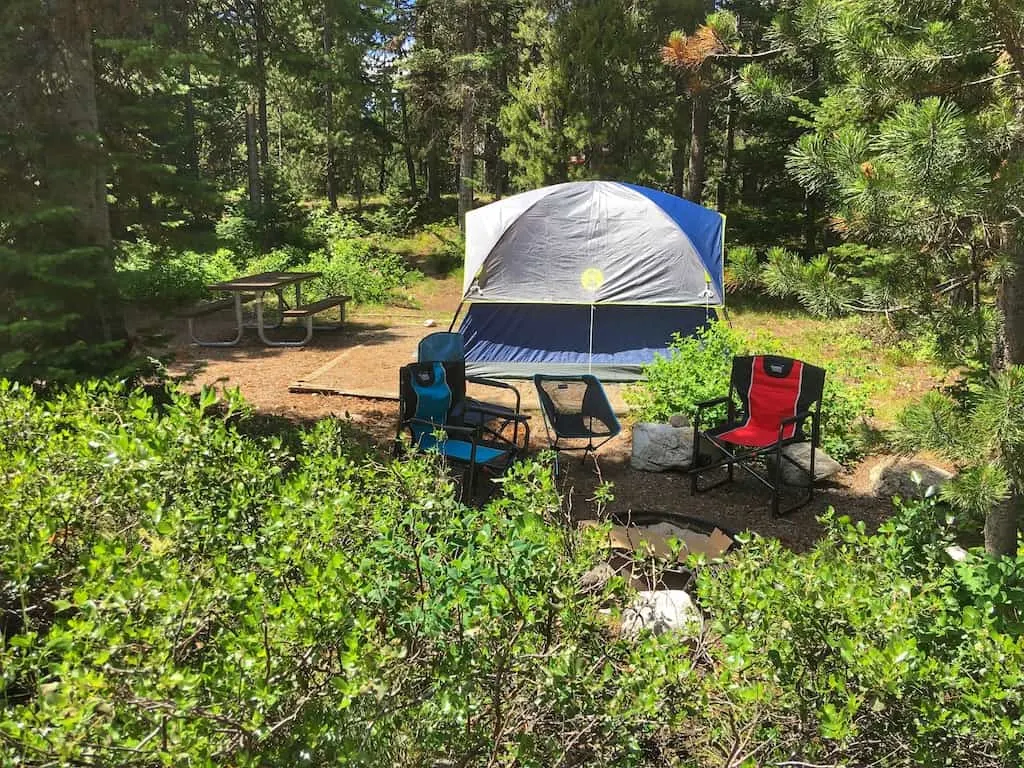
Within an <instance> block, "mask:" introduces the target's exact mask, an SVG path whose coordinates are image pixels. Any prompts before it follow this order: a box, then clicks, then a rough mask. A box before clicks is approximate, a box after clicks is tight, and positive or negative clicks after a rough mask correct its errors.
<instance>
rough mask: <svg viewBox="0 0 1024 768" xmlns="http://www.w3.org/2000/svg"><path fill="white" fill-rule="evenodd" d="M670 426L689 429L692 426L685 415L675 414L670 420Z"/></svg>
mask: <svg viewBox="0 0 1024 768" xmlns="http://www.w3.org/2000/svg"><path fill="white" fill-rule="evenodd" d="M668 423H669V425H670V426H673V427H688V426H690V420H689V419H688V418H686V414H685V413H673V414H672V415H671V416H670V417H669V420H668Z"/></svg>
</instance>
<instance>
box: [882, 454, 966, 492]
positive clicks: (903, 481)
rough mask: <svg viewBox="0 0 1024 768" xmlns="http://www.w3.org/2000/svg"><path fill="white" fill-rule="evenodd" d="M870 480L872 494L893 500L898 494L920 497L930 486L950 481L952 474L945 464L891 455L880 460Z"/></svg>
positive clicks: (937, 485)
mask: <svg viewBox="0 0 1024 768" xmlns="http://www.w3.org/2000/svg"><path fill="white" fill-rule="evenodd" d="M868 477H869V479H870V481H871V493H872V494H873V495H875V496H881V497H882V498H883V499H890V498H892V497H893V496H899V497H900V498H901V499H914V498H920V497H922V496H924V495H925V493H926V491H927V490H928V488H929V487H934V488H938V487H940V486H941V485H943V484H944V483H945V482H947V481H948V480H949V479H950V478H951V477H953V475H952V474H950V473H949V472H947V471H946V470H944V469H943V468H942V467H936V466H935V465H933V464H928V463H927V462H924V461H921V460H919V459H900V458H897V457H895V456H891V457H889V458H888V459H885V460H883V461H881V462H879V463H878V464H877V465H876V466H875V467H874V468H873V469H872V470H871V473H870V475H869V476H868Z"/></svg>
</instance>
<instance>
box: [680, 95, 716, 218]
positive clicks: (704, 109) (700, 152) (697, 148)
mask: <svg viewBox="0 0 1024 768" xmlns="http://www.w3.org/2000/svg"><path fill="white" fill-rule="evenodd" d="M710 112H711V110H710V104H709V103H708V92H707V91H706V90H701V91H697V92H696V93H694V94H693V123H692V127H691V129H690V173H689V178H688V179H687V184H686V199H687V200H691V201H693V202H695V203H697V204H698V205H699V204H700V203H701V201H702V200H703V199H704V180H705V177H706V174H707V167H706V166H705V162H706V160H705V156H704V150H705V147H706V145H707V139H708V118H709V116H710Z"/></svg>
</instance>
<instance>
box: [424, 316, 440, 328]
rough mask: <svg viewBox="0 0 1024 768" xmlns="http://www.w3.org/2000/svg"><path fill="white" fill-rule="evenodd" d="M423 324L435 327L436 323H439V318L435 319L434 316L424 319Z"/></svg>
mask: <svg viewBox="0 0 1024 768" xmlns="http://www.w3.org/2000/svg"><path fill="white" fill-rule="evenodd" d="M423 325H424V326H425V327H427V328H433V327H434V326H435V325H437V320H434V319H433V318H429V319H427V320H424V321H423Z"/></svg>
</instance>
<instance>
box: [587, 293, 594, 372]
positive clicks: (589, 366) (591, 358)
mask: <svg viewBox="0 0 1024 768" xmlns="http://www.w3.org/2000/svg"><path fill="white" fill-rule="evenodd" d="M593 372H594V304H593V302H591V304H590V354H589V356H588V357H587V373H589V374H592V373H593Z"/></svg>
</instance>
